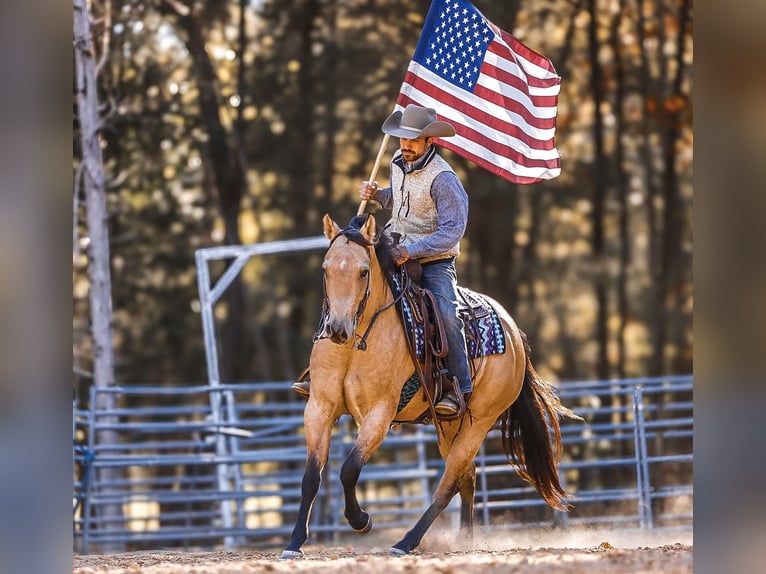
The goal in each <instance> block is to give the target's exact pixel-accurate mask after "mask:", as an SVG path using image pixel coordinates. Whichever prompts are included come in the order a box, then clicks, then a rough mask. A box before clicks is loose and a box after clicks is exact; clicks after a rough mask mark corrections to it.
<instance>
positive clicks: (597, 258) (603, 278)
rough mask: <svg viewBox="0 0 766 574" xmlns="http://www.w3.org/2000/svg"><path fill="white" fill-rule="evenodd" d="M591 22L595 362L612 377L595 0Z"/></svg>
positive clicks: (590, 6) (601, 372) (604, 375)
mask: <svg viewBox="0 0 766 574" xmlns="http://www.w3.org/2000/svg"><path fill="white" fill-rule="evenodd" d="M588 11H589V13H590V23H589V25H588V48H589V53H590V65H591V77H590V84H591V92H592V94H593V143H594V150H595V151H594V157H593V169H592V179H593V236H592V240H591V245H592V250H593V260H594V263H595V266H596V270H595V274H594V282H595V291H596V310H597V311H596V313H597V316H596V341H597V343H598V358H597V364H596V371H597V376H598V377H599V378H600V379H607V378H609V375H610V373H609V370H610V369H609V357H608V355H607V345H608V342H609V332H608V326H607V319H608V308H607V305H608V300H607V265H606V255H605V253H604V244H605V239H604V217H605V209H606V181H605V179H604V169H605V166H606V154H605V152H604V122H603V117H602V115H601V104H602V103H603V102H604V84H603V81H602V71H601V64H600V63H599V61H598V51H599V45H598V20H597V15H598V11H597V9H596V0H588Z"/></svg>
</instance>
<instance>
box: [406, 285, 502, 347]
mask: <svg viewBox="0 0 766 574" xmlns="http://www.w3.org/2000/svg"><path fill="white" fill-rule="evenodd" d="M393 282H394V288H395V290H396V291H397V293H396V294H397V295H398V294H399V292H401V282H400V279H399V277H398V276H397V275H394V276H393ZM458 295H459V296H460V299H462V301H460V302H459V307H458V312H459V313H460V316H461V317H462V319H463V324H464V331H465V339H466V347H467V350H468V357H469V358H471V359H476V358H478V357H486V356H489V355H501V354H503V353H505V332H504V331H503V325H502V323H501V322H500V318H499V317H498V316H497V313H496V312H495V310H494V309H493V308H492V305H490V304H489V302H488V301H487V300H486V299H485V298H484V297H483V296H482V295H480V294H479V293H477V292H475V291H471V290H470V289H467V288H465V287H458ZM402 310H403V313H402V314H403V316H404V318H405V321H406V322H407V325H406V327H407V330H408V332H410V333H412V332H413V323H414V325H415V328H414V333H415V350H416V352H417V356H418V358H420V359H423V356H424V355H423V352H424V349H425V345H424V341H423V339H424V329H423V324H422V323H420V322H418V321H417V320H415V314H414V309H412V308H411V306H410V303H409V301H408V300H407V298H406V297H403V298H402Z"/></svg>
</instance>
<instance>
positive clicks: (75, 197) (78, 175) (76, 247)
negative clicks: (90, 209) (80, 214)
mask: <svg viewBox="0 0 766 574" xmlns="http://www.w3.org/2000/svg"><path fill="white" fill-rule="evenodd" d="M84 171H85V162H84V161H80V163H79V165H78V166H77V171H76V172H75V174H74V193H73V194H72V251H74V254H75V257H76V258H78V259H79V257H80V242H79V237H78V235H79V234H78V232H77V208H78V207H79V205H80V182H81V181H82V174H83V172H84Z"/></svg>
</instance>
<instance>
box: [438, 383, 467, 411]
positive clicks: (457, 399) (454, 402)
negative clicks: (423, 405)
mask: <svg viewBox="0 0 766 574" xmlns="http://www.w3.org/2000/svg"><path fill="white" fill-rule="evenodd" d="M467 409H468V407H467V406H466V402H465V397H464V396H463V393H462V391H461V390H460V385H459V384H458V382H457V378H456V377H452V388H451V389H449V390H448V391H446V392H445V393H444V395H443V396H442V398H441V400H439V402H437V403H436V405H435V406H434V411H436V414H437V415H438V416H439V419H440V420H445V421H450V420H454V419H459V418H460V417H462V416H463V415H464V414H465V413H466V410H467Z"/></svg>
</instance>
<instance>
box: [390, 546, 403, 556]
mask: <svg viewBox="0 0 766 574" xmlns="http://www.w3.org/2000/svg"><path fill="white" fill-rule="evenodd" d="M388 554H389V556H407V552H405V551H404V550H402V549H401V548H397V547H396V546H393V547H392V548H391V549H390V550H389V551H388Z"/></svg>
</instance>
